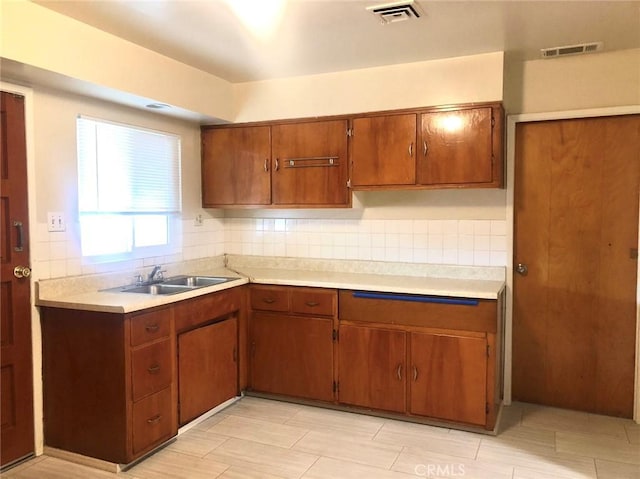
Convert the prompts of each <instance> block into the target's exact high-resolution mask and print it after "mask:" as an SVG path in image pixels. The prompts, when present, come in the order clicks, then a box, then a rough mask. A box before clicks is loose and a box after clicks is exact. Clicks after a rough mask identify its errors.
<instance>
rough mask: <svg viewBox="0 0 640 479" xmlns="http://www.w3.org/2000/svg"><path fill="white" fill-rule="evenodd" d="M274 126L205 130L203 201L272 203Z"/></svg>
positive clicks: (214, 204)
mask: <svg viewBox="0 0 640 479" xmlns="http://www.w3.org/2000/svg"><path fill="white" fill-rule="evenodd" d="M270 169H271V128H270V127H268V126H250V127H239V128H238V127H230V128H215V129H203V130H202V205H203V206H204V207H217V206H243V205H246V206H248V205H256V206H258V205H269V204H271V174H270Z"/></svg>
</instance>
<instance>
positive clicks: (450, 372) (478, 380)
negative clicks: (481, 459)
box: [337, 290, 502, 429]
mask: <svg viewBox="0 0 640 479" xmlns="http://www.w3.org/2000/svg"><path fill="white" fill-rule="evenodd" d="M339 311H340V313H339V316H340V320H339V335H338V337H339V341H338V346H337V349H338V361H339V362H338V367H337V371H338V372H337V389H338V401H339V402H340V403H341V404H345V405H354V406H362V407H365V408H370V409H376V410H381V411H391V412H398V413H402V414H405V415H409V416H419V417H425V418H432V419H435V420H443V421H448V422H457V423H462V424H468V425H474V426H482V427H484V428H486V429H493V428H494V426H495V420H496V415H497V410H498V408H499V406H500V402H501V399H500V398H501V395H500V394H501V383H500V378H501V377H502V370H501V363H500V361H499V360H498V359H497V358H499V357H501V341H500V337H501V323H502V305H501V298H499V300H498V301H496V300H493V301H491V300H475V299H456V298H449V299H444V300H443V299H442V298H429V297H420V296H418V295H398V294H386V293H366V292H354V291H347V290H341V291H340V293H339ZM446 325H448V326H449V327H448V328H445V327H444V326H446Z"/></svg>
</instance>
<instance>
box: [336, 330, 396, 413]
mask: <svg viewBox="0 0 640 479" xmlns="http://www.w3.org/2000/svg"><path fill="white" fill-rule="evenodd" d="M405 336H406V335H405V333H404V332H403V331H397V330H395V331H394V330H388V329H382V328H370V327H365V326H353V325H341V326H340V340H339V345H338V361H339V363H338V364H339V374H338V377H339V390H338V400H339V401H340V402H341V403H343V404H350V405H353V406H363V407H367V408H372V409H381V410H383V411H394V412H404V411H405V404H406V382H405V372H406V367H405V357H406V349H407V348H406V338H405Z"/></svg>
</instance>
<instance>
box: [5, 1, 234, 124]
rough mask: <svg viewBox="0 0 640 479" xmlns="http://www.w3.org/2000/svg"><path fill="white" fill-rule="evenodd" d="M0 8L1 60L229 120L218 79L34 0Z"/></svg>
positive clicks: (227, 94)
mask: <svg viewBox="0 0 640 479" xmlns="http://www.w3.org/2000/svg"><path fill="white" fill-rule="evenodd" d="M1 9H2V11H1V16H0V18H1V24H0V35H1V36H0V48H1V51H0V56H1V57H2V58H4V59H8V60H11V61H13V62H17V63H19V64H24V65H27V66H29V67H31V68H37V69H42V70H43V71H47V72H53V73H55V74H60V75H63V76H66V77H69V78H71V79H73V80H74V81H77V80H79V81H82V82H86V83H87V84H90V85H93V86H95V87H99V88H103V89H105V90H108V91H109V92H116V93H117V92H118V91H119V92H123V93H124V94H125V95H123V96H122V98H121V99H122V100H123V101H127V100H129V99H130V97H129V95H135V96H138V97H141V98H142V99H143V100H144V99H149V100H152V101H157V102H163V103H168V104H170V105H174V106H176V107H179V108H183V109H186V110H190V111H195V112H199V113H200V114H202V115H205V116H209V117H214V118H221V119H226V120H231V119H232V115H233V104H232V91H231V84H230V83H229V82H227V81H225V80H222V79H221V78H218V77H216V76H214V75H211V74H209V73H205V72H203V71H201V70H198V69H196V68H193V67H190V66H188V65H185V64H184V63H180V62H178V61H176V60H173V59H171V58H168V57H165V56H163V55H160V54H158V53H155V52H153V51H151V50H147V49H146V48H142V47H140V46H138V45H135V44H133V43H131V42H128V41H125V40H122V39H120V38H118V37H116V36H114V35H110V34H108V33H106V32H103V31H101V30H98V29H96V28H93V27H91V26H89V25H86V24H84V23H81V22H79V21H77V20H74V19H72V18H69V17H66V16H64V15H61V14H59V13H56V12H53V11H52V10H49V9H47V8H45V7H41V6H40V5H37V4H35V3H32V2H28V1H24V0H15V1H2V6H1ZM99 88H98V90H99ZM115 96H117V95H115ZM144 103H146V101H143V102H142V104H144Z"/></svg>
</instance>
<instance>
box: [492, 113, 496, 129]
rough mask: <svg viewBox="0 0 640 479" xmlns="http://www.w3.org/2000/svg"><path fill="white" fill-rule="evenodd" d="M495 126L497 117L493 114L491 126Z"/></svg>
mask: <svg viewBox="0 0 640 479" xmlns="http://www.w3.org/2000/svg"><path fill="white" fill-rule="evenodd" d="M494 126H496V119H495V117H494V116H493V115H491V128H493V127H494Z"/></svg>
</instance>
